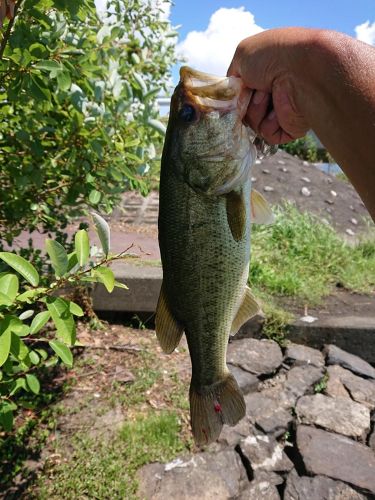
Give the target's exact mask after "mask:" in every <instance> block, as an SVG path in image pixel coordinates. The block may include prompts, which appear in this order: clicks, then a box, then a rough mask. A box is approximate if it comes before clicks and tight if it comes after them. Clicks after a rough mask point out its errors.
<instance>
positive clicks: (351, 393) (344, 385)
mask: <svg viewBox="0 0 375 500" xmlns="http://www.w3.org/2000/svg"><path fill="white" fill-rule="evenodd" d="M327 371H328V381H327V387H326V389H325V391H324V392H325V393H326V394H328V396H340V397H347V398H350V397H351V398H352V399H354V401H357V402H358V403H362V404H363V405H365V406H367V408H369V409H370V410H374V409H375V381H374V380H371V379H363V378H361V377H358V376H357V375H354V374H353V373H352V372H351V371H349V370H345V368H342V367H341V366H338V365H333V366H329V367H328V370H327Z"/></svg>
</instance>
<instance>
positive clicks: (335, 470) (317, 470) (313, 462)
mask: <svg viewBox="0 0 375 500" xmlns="http://www.w3.org/2000/svg"><path fill="white" fill-rule="evenodd" d="M297 446H298V450H299V452H300V454H301V456H302V459H303V462H304V464H305V467H306V470H307V472H308V473H309V474H314V475H319V474H322V475H325V476H328V477H331V478H332V479H339V480H341V481H345V482H346V483H350V484H352V485H354V486H356V487H358V488H362V489H364V490H366V491H369V492H371V493H373V494H375V455H374V453H373V452H372V450H371V449H370V448H368V447H367V446H364V445H363V444H360V443H357V442H355V441H353V440H352V439H349V438H347V437H344V436H340V435H339V434H332V433H330V432H326V431H323V430H321V429H315V428H313V427H307V426H305V425H299V426H298V427H297Z"/></svg>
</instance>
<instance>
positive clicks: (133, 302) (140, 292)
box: [92, 262, 163, 313]
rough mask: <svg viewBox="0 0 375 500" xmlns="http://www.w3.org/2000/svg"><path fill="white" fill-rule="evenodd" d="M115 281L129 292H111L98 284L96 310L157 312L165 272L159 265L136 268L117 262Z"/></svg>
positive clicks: (95, 301) (95, 290) (94, 290)
mask: <svg viewBox="0 0 375 500" xmlns="http://www.w3.org/2000/svg"><path fill="white" fill-rule="evenodd" d="M112 269H113V272H114V273H115V277H116V280H117V281H119V282H120V283H124V285H126V286H127V287H129V290H123V289H122V288H115V289H114V290H113V292H112V293H108V292H107V290H106V289H105V288H104V286H103V285H102V284H100V283H97V284H96V286H95V287H94V289H93V291H92V298H93V304H94V310H95V311H113V312H150V313H152V312H155V310H156V304H157V301H158V298H159V292H160V287H161V283H162V281H163V271H162V268H161V267H160V266H134V265H130V264H123V263H121V262H116V263H114V264H113V265H112Z"/></svg>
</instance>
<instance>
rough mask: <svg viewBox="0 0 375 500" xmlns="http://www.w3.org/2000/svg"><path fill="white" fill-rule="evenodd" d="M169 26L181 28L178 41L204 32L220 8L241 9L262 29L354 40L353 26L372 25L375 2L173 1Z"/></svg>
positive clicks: (347, 0)
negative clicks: (323, 31) (323, 32)
mask: <svg viewBox="0 0 375 500" xmlns="http://www.w3.org/2000/svg"><path fill="white" fill-rule="evenodd" d="M173 3H174V6H172V9H171V16H170V19H171V22H172V24H175V25H176V24H182V27H181V28H180V30H179V31H180V33H181V37H182V38H184V37H185V36H186V34H187V33H188V32H189V31H191V30H204V29H206V28H207V25H208V22H209V19H210V17H211V15H212V14H213V13H214V12H215V11H216V10H218V9H219V8H220V7H227V8H238V7H241V6H243V7H245V9H246V10H248V11H250V12H251V13H252V14H254V16H255V22H256V23H257V24H259V25H260V26H262V27H263V28H276V27H280V26H306V27H314V28H329V29H334V30H338V31H343V32H344V33H347V34H348V35H351V36H355V32H354V28H355V26H357V25H359V24H362V23H364V22H365V21H367V20H368V21H370V22H374V21H375V0H315V1H311V0H310V1H303V0H302V1H301V0H299V1H298V0H257V1H255V0H253V1H249V0H247V1H246V0H245V1H241V0H239V1H235V0H227V1H220V0H200V1H199V0H174V2H173Z"/></svg>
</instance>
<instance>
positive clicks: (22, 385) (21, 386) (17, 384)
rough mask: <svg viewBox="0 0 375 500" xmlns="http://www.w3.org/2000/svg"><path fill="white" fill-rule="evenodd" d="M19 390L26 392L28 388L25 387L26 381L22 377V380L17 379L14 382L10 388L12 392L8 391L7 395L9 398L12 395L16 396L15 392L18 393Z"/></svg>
mask: <svg viewBox="0 0 375 500" xmlns="http://www.w3.org/2000/svg"><path fill="white" fill-rule="evenodd" d="M20 389H24V390H25V391H27V390H28V387H27V386H26V380H25V379H24V378H23V377H22V378H18V379H17V380H16V381H15V382H14V386H13V388H12V390H11V391H10V393H9V395H10V396H13V395H14V394H16V392H18V391H19V390H20Z"/></svg>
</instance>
